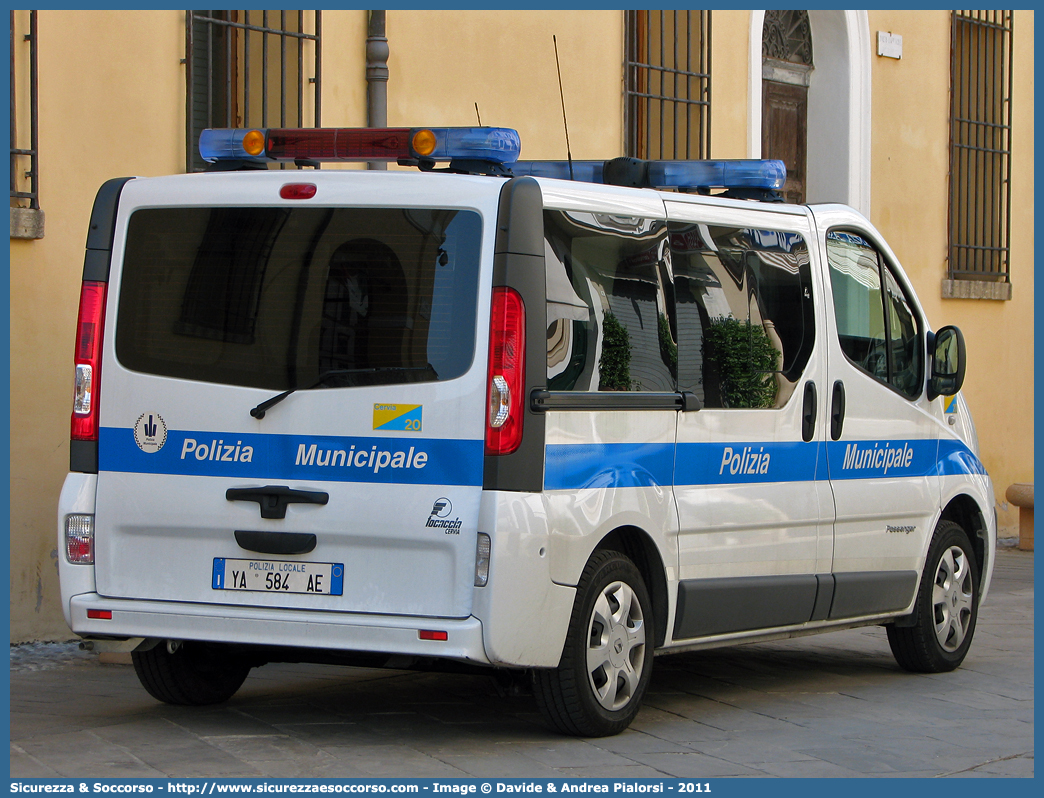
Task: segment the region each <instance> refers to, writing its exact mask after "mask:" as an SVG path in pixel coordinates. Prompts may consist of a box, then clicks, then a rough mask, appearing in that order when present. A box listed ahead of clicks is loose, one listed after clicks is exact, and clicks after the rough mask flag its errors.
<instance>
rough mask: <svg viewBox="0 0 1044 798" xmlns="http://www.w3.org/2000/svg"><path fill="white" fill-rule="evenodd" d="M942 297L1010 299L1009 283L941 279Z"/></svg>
mask: <svg viewBox="0 0 1044 798" xmlns="http://www.w3.org/2000/svg"><path fill="white" fill-rule="evenodd" d="M942 296H943V299H1011V283H997V282H989V281H986V280H943V281H942Z"/></svg>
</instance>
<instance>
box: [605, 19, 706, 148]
mask: <svg viewBox="0 0 1044 798" xmlns="http://www.w3.org/2000/svg"><path fill="white" fill-rule="evenodd" d="M710 34H711V12H710V11H628V12H627V61H626V66H625V72H626V105H625V109H626V110H625V113H626V120H625V121H626V127H627V154H628V155H629V156H632V157H636V158H708V157H710V112H711V76H710V56H711V36H710Z"/></svg>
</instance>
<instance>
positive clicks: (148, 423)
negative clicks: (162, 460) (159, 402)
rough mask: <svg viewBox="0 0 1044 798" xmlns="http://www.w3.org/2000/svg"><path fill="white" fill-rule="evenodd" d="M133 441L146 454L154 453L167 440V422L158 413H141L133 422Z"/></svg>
mask: <svg viewBox="0 0 1044 798" xmlns="http://www.w3.org/2000/svg"><path fill="white" fill-rule="evenodd" d="M134 442H135V443H136V444H138V448H139V449H141V450H142V451H143V452H145V453H146V454H155V453H156V452H158V451H159V450H160V449H162V448H163V444H165V443H166V442H167V424H166V422H164V421H163V416H161V415H160V414H159V413H142V414H141V415H140V416H138V420H137V421H136V422H135V424H134Z"/></svg>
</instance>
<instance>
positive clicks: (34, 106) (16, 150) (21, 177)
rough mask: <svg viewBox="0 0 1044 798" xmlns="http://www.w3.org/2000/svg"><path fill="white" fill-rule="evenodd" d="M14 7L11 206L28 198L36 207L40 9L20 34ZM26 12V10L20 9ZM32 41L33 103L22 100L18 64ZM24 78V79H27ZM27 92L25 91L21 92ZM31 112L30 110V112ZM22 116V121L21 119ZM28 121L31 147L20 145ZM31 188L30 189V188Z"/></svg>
mask: <svg viewBox="0 0 1044 798" xmlns="http://www.w3.org/2000/svg"><path fill="white" fill-rule="evenodd" d="M15 13H16V12H14V11H11V12H10V24H11V207H25V206H24V202H25V201H26V200H28V201H29V207H30V208H32V209H33V210H39V209H40V191H39V175H40V169H39V151H38V127H37V110H38V98H37V46H36V45H37V34H36V12H35V11H30V12H29V32H28V33H24V34H22V36H21V37H16V34H15V27H16V24H15V23H16V20H15ZM18 13H19V14H24V13H25V12H18ZM23 43H25V44H28V53H27V55H28V62H29V103H28V106H26V104H25V100H24V99H23V100H19V91H17V89H20V88H23V87H24V83H23V82H22V81H21V80H19V78H18V74H19V71H18V70H16V66H22V67H23V69H24V64H25V54H24V53H25V49H24V47H19V46H17V45H20V44H23ZM23 80H24V79H23ZM21 94H24V91H22V92H21ZM26 112H28V113H26ZM19 120H21V123H19ZM27 123H28V133H29V147H28V148H26V147H18V146H17V145H18V144H19V143H20V142H21V143H24V137H25V133H26V131H25V127H26V124H27ZM27 181H28V182H27ZM26 189H28V190H26Z"/></svg>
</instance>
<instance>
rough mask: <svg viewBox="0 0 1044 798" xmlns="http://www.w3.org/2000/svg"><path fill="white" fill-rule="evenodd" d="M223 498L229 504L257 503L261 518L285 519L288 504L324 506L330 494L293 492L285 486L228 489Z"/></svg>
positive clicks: (308, 491) (303, 491) (305, 491)
mask: <svg viewBox="0 0 1044 798" xmlns="http://www.w3.org/2000/svg"><path fill="white" fill-rule="evenodd" d="M225 498H226V499H228V500H229V501H230V502H257V504H258V506H259V507H260V508H261V517H262V518H286V507H287V505H288V504H326V503H327V502H329V501H330V494H329V493H327V492H326V491H321V490H295V489H293V488H288V487H286V486H285V485H265V486H264V487H262V488H229V489H228V490H226V491H225Z"/></svg>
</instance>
